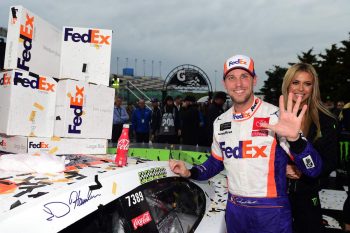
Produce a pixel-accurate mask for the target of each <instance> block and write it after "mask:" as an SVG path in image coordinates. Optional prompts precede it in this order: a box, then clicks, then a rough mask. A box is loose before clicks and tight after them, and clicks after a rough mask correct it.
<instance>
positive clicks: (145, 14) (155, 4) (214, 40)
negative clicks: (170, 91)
mask: <svg viewBox="0 0 350 233" xmlns="http://www.w3.org/2000/svg"><path fill="white" fill-rule="evenodd" d="M16 4H17V5H23V6H24V7H26V8H28V9H29V10H31V11H32V12H33V13H35V14H37V15H39V16H40V17H42V18H43V19H45V20H47V21H49V22H50V23H52V24H53V25H55V26H57V27H59V28H61V27H62V26H77V27H94V28H105V29H112V30H113V31H114V34H113V42H112V62H111V64H112V65H111V71H112V72H114V73H116V72H117V57H119V62H118V64H119V66H118V67H119V73H121V71H122V68H124V67H125V65H126V58H128V64H129V67H134V66H135V58H136V59H137V67H136V74H137V75H142V74H143V62H142V60H143V59H145V60H146V75H151V61H152V60H154V71H153V73H154V75H157V76H159V74H160V69H159V61H161V75H162V76H163V77H164V78H165V77H166V75H167V74H168V73H169V72H170V71H171V70H172V69H173V68H175V67H176V66H178V65H182V64H193V65H196V66H199V67H200V68H201V69H203V70H204V71H205V72H206V73H207V75H208V76H209V77H210V79H211V82H212V86H213V89H214V88H215V80H214V79H215V70H217V75H216V76H217V81H216V88H217V90H221V89H222V84H221V80H222V69H223V63H224V61H225V59H227V58H228V57H230V56H232V55H234V54H245V55H248V56H251V57H252V58H253V59H254V61H255V65H256V67H255V69H256V72H257V75H258V85H257V88H256V90H258V89H260V88H261V87H262V85H263V81H264V80H266V78H267V76H266V74H265V71H266V70H268V69H271V68H272V67H273V65H280V66H287V63H288V62H293V61H296V56H297V54H300V53H301V52H302V51H307V50H309V49H310V48H314V51H315V52H316V53H320V52H323V51H324V50H325V49H326V48H329V47H330V46H331V44H335V43H339V42H340V41H341V40H346V39H348V38H349V34H348V33H349V32H350V23H349V22H350V1H349V0H333V1H327V0H288V1H287V0H284V1H281V0H251V1H236V0H215V1H213V0H172V1H170V0H169V1H167V0H124V1H122V0H109V1H103V0H100V1H96V0H94V1H90V0H84V1H83V0H55V1H54V0H42V1H39V0H22V1H8V0H1V1H0V26H2V27H7V23H8V12H9V7H10V6H11V5H16Z"/></svg>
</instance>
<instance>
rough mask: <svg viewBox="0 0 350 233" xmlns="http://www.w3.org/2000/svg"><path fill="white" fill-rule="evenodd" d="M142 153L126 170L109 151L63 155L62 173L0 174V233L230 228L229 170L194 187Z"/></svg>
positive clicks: (189, 158)
mask: <svg viewBox="0 0 350 233" xmlns="http://www.w3.org/2000/svg"><path fill="white" fill-rule="evenodd" d="M137 153H138V152H137V150H135V151H131V154H134V156H135V157H129V158H128V165H127V166H126V167H123V168H120V167H117V166H116V165H115V163H114V160H113V155H111V154H109V155H94V156H92V155H66V163H67V164H66V167H65V171H64V172H61V173H54V174H49V173H45V174H41V173H24V174H23V173H20V172H1V173H0V174H1V175H0V226H1V232H6V233H11V232H28V233H30V232H33V233H34V232H35V233H38V232H45V233H50V232H225V231H226V228H225V221H224V211H225V206H226V197H227V187H226V175H225V174H224V173H221V174H219V175H217V176H216V177H214V178H213V179H211V180H209V181H205V182H194V181H192V180H188V179H184V178H181V177H178V176H177V175H175V174H174V173H173V172H172V171H171V170H170V169H169V165H168V161H151V160H148V159H144V158H139V157H138V155H137ZM143 153H145V152H144V151H143ZM129 154H130V153H129ZM146 154H147V152H146ZM149 154H152V156H153V157H155V158H157V159H155V160H165V159H164V156H162V153H161V152H159V153H158V154H154V153H151V152H149ZM178 156H179V157H181V155H180V154H178ZM182 156H183V155H182ZM199 156H201V155H199ZM203 156H204V155H203ZM146 157H147V156H146ZM174 157H176V155H174ZM186 159H187V160H190V161H195V159H194V158H193V157H190V156H189V157H186Z"/></svg>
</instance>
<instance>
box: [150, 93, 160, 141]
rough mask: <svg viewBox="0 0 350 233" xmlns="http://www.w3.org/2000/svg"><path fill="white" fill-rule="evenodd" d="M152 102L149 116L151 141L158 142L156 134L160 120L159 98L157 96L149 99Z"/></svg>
mask: <svg viewBox="0 0 350 233" xmlns="http://www.w3.org/2000/svg"><path fill="white" fill-rule="evenodd" d="M151 103H152V117H151V141H152V142H158V134H159V129H160V124H161V120H162V113H161V111H160V108H159V100H158V99H157V98H152V99H151Z"/></svg>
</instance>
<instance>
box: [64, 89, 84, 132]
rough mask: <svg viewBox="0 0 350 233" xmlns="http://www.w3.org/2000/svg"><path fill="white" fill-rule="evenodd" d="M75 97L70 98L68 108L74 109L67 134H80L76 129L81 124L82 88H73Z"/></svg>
mask: <svg viewBox="0 0 350 233" xmlns="http://www.w3.org/2000/svg"><path fill="white" fill-rule="evenodd" d="M75 90H76V93H75V96H71V97H70V108H71V109H74V116H75V117H74V119H73V124H69V125H68V133H74V134H80V133H81V129H78V127H79V126H80V125H81V124H82V123H83V119H82V117H81V115H83V104H84V87H79V86H75Z"/></svg>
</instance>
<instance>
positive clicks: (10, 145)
mask: <svg viewBox="0 0 350 233" xmlns="http://www.w3.org/2000/svg"><path fill="white" fill-rule="evenodd" d="M107 145H108V142H107V139H91V138H89V139H86V138H57V137H51V138H44V137H25V136H6V135H0V150H1V151H5V152H10V153H18V154H19V153H37V152H38V153H43V152H44V153H48V154H52V155H56V154H106V152H107Z"/></svg>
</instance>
